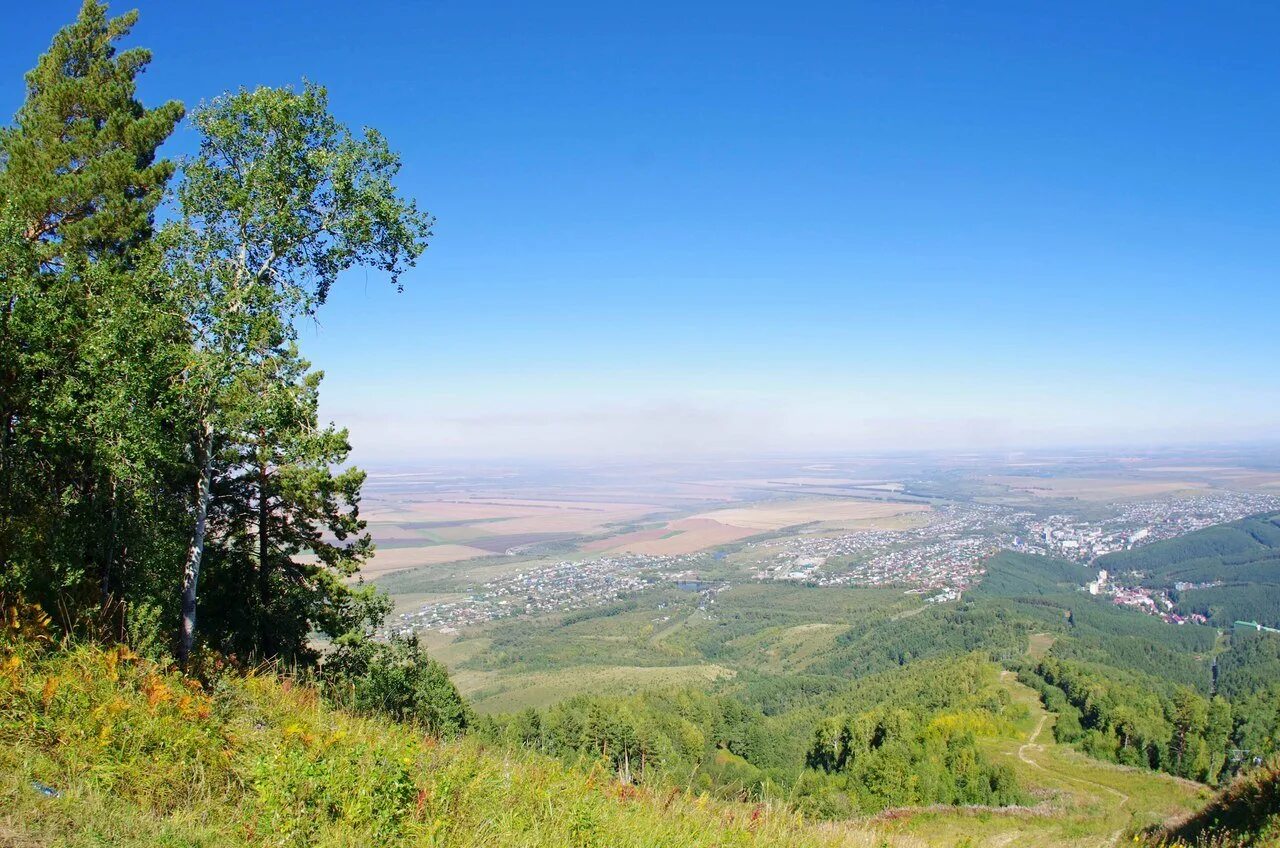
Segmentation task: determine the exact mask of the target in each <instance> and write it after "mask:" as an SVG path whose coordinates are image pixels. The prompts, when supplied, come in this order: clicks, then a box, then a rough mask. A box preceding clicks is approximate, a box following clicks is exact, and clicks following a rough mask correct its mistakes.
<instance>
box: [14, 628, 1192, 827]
mask: <svg viewBox="0 0 1280 848" xmlns="http://www.w3.org/2000/svg"><path fill="white" fill-rule="evenodd" d="M0 650H3V646H0ZM12 650H13V646H10V651H11V653H10V654H9V656H10V657H18V658H20V659H21V661H22V662H21V664H20V665H14V664H13V663H12V661H10V662H8V663H0V845H4V846H9V845H28V844H30V845H42V846H43V845H58V846H81V845H123V846H130V845H137V846H142V845H147V846H153V845H170V846H177V845H183V846H196V845H199V846H211V848H212V846H230V845H246V844H251V845H267V844H270V845H370V844H376V845H380V846H382V845H387V846H395V845H437V846H481V845H496V844H501V845H509V846H557V848H558V847H559V846H573V845H577V846H593V845H598V846H637V848H639V846H646V847H647V846H703V845H706V846H712V845H714V846H724V847H725V848H728V846H775V845H776V846H797V848H799V847H800V846H876V848H879V846H881V845H888V846H956V845H972V846H990V848H996V846H1005V845H1011V844H1034V845H1045V846H1055V845H1057V846H1068V845H1071V846H1085V845H1087V846H1095V845H1104V844H1111V843H1112V842H1113V841H1114V837H1115V835H1116V834H1117V833H1118V832H1119V831H1120V829H1122V828H1128V827H1132V826H1136V825H1146V824H1150V823H1153V822H1157V821H1160V820H1163V819H1164V818H1166V817H1168V816H1172V815H1178V814H1183V815H1185V814H1186V813H1187V812H1188V811H1189V810H1190V809H1191V808H1193V807H1194V806H1196V805H1197V803H1198V801H1199V800H1200V799H1201V798H1202V797H1204V796H1205V794H1206V793H1205V792H1204V790H1203V789H1201V788H1199V787H1196V786H1195V785H1193V784H1187V783H1186V782H1183V781H1176V780H1173V779H1170V778H1167V777H1164V776H1161V775H1157V774H1152V773H1150V772H1140V771H1135V770H1129V769H1120V768H1117V767H1114V766H1109V765H1106V764H1103V763H1098V762H1095V761H1093V760H1089V759H1087V758H1085V757H1083V756H1081V755H1079V754H1076V753H1075V752H1073V751H1070V750H1069V749H1066V748H1064V747H1062V746H1057V745H1054V744H1053V743H1052V742H1050V741H1048V740H1050V739H1051V734H1050V733H1049V729H1050V725H1049V722H1050V721H1052V716H1050V715H1049V714H1047V713H1045V712H1044V711H1043V709H1042V708H1040V706H1039V703H1038V701H1037V700H1036V698H1035V694H1034V693H1033V692H1032V691H1031V690H1030V689H1027V688H1026V687H1023V686H1021V685H1020V684H1018V683H1017V682H1016V681H1014V680H1012V679H1009V678H1006V679H1005V681H1004V683H1005V685H1007V686H1009V687H1010V689H1011V691H1012V692H1013V694H1014V696H1015V697H1016V698H1018V699H1019V700H1022V701H1024V702H1025V703H1027V705H1028V708H1029V714H1028V718H1027V720H1026V721H1025V722H1024V724H1025V726H1024V727H1021V728H1020V730H1021V731H1022V734H1023V735H1022V736H1020V737H1016V738H1014V737H1009V738H994V739H991V740H988V742H987V744H988V745H989V746H990V748H991V750H990V751H989V753H990V754H991V755H992V756H993V757H1001V758H1004V759H1006V760H1007V761H1008V762H1010V764H1011V765H1013V766H1014V768H1015V769H1017V770H1018V772H1019V777H1020V778H1021V779H1022V780H1023V782H1024V785H1026V786H1028V787H1029V788H1031V789H1032V790H1033V792H1035V793H1036V794H1037V795H1038V796H1039V797H1041V798H1043V801H1041V803H1040V804H1039V805H1038V806H1037V807H1036V808H1033V809H1031V810H1030V811H1020V810H1009V811H1003V810H1001V811H984V810H968V811H965V810H953V809H944V810H940V811H920V810H905V811H900V812H899V813H898V814H896V815H894V816H890V817H882V818H881V819H879V820H877V821H873V822H853V823H825V824H817V823H814V824H810V823H805V822H803V821H801V820H800V819H799V818H797V817H795V816H793V815H791V814H789V813H787V812H785V811H783V810H779V809H774V808H770V807H767V806H759V805H739V804H723V803H717V802H714V801H711V800H708V799H705V798H698V797H695V796H690V795H686V794H683V793H679V792H670V791H653V792H650V791H644V790H639V791H637V790H635V789H632V788H629V787H622V786H619V785H618V784H616V783H613V782H612V781H611V780H609V779H608V778H607V777H606V776H603V775H599V774H596V775H591V774H588V773H584V772H582V771H579V770H575V769H570V768H566V767H564V766H561V765H560V764H558V763H555V762H552V761H550V760H548V759H546V758H543V757H539V756H536V755H531V754H512V753H508V752H504V751H498V750H494V749H491V748H486V747H484V746H483V745H481V744H479V743H477V742H475V741H473V740H460V741H455V742H436V741H434V740H432V739H429V738H425V737H423V736H422V735H421V734H419V733H416V732H414V731H413V730H412V729H411V728H407V727H405V726H401V725H395V724H391V723H388V722H385V721H380V720H372V719H365V718H358V717H353V716H350V715H347V714H344V713H340V712H336V711H333V710H331V709H328V708H326V707H325V706H324V705H323V704H322V703H321V702H320V700H319V699H318V698H317V696H316V693H315V692H314V691H313V690H311V689H309V688H306V687H301V686H291V685H290V684H289V683H288V682H287V681H284V682H281V681H278V680H276V679H275V678H272V677H250V678H242V679H241V678H237V679H228V680H226V681H223V682H221V683H219V684H218V685H217V686H215V687H214V689H213V690H212V692H211V693H205V692H204V691H200V690H196V689H194V687H193V686H192V685H190V684H188V683H187V682H185V681H184V680H183V679H182V678H181V677H179V676H177V675H175V674H168V673H163V672H161V671H160V670H159V669H157V668H156V667H154V666H152V665H151V664H149V663H146V662H145V661H140V660H136V659H132V658H130V657H128V655H127V654H126V655H121V654H120V653H118V652H104V651H101V650H97V649H92V648H78V649H76V650H74V651H72V652H70V653H68V654H51V655H39V654H36V653H34V652H32V651H31V650H30V649H28V648H25V647H21V646H19V647H17V649H16V650H17V653H12ZM32 781H39V782H40V783H43V784H47V785H50V786H53V787H55V788H56V789H58V790H59V791H60V792H61V796H60V797H57V798H48V797H45V796H44V795H42V794H40V793H39V792H37V791H36V790H35V789H34V788H33V786H32ZM966 840H967V841H966Z"/></svg>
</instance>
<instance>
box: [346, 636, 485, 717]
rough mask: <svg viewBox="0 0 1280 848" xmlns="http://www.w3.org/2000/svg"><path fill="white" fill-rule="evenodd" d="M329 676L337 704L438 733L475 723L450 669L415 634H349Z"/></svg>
mask: <svg viewBox="0 0 1280 848" xmlns="http://www.w3.org/2000/svg"><path fill="white" fill-rule="evenodd" d="M324 678H325V680H326V681H327V684H328V685H327V686H326V691H327V692H328V694H329V696H330V698H332V699H333V700H335V701H336V702H337V703H339V704H341V705H343V706H345V707H347V708H349V709H352V710H354V711H356V712H361V713H372V714H381V715H386V716H390V717H391V718H393V719H395V720H396V721H402V722H412V723H414V724H418V725H421V726H422V727H424V728H426V729H427V731H428V732H430V733H432V734H433V735H435V736H457V735H458V734H459V733H462V732H463V731H465V730H466V729H467V727H468V726H469V725H470V724H471V723H472V722H473V721H474V717H473V716H472V714H471V709H470V708H469V707H468V706H467V703H466V701H464V700H463V699H462V696H461V695H459V694H458V689H457V687H455V686H454V685H453V681H452V680H450V679H449V672H448V670H447V669H446V668H445V667H444V666H443V665H441V664H440V663H439V662H437V661H436V660H433V659H431V658H430V657H428V656H427V655H426V652H424V651H423V650H422V647H421V645H420V644H419V643H418V640H417V638H416V637H414V636H394V637H392V638H391V640H390V641H388V642H375V641H373V640H372V639H369V638H367V637H365V636H364V635H362V634H357V633H347V634H345V635H343V636H342V637H340V638H339V639H338V641H337V645H336V649H335V650H334V651H333V652H332V653H331V654H330V655H329V656H328V657H327V658H326V662H325V666H324Z"/></svg>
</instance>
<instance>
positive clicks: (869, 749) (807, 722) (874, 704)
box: [480, 656, 1024, 815]
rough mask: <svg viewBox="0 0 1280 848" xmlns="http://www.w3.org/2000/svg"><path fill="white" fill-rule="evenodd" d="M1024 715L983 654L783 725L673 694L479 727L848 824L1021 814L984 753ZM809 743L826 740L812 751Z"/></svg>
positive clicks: (853, 695) (661, 780)
mask: <svg viewBox="0 0 1280 848" xmlns="http://www.w3.org/2000/svg"><path fill="white" fill-rule="evenodd" d="M744 694H745V693H744ZM1015 713H1017V710H1016V709H1015V708H1014V707H1013V705H1012V704H1011V703H1010V701H1009V696H1008V692H1007V691H1006V690H1005V689H1003V688H1002V687H1000V686H999V684H998V677H997V675H996V674H995V671H994V667H993V666H991V665H990V664H989V663H988V662H986V661H985V660H983V659H982V658H981V657H978V656H973V657H968V658H949V659H946V660H937V661H931V662H923V663H919V664H917V665H914V666H911V667H908V668H904V669H894V670H892V671H889V672H885V673H882V674H880V675H875V676H872V677H869V678H863V679H861V680H858V681H855V682H853V683H846V684H845V685H844V686H843V687H842V688H841V689H840V690H839V691H837V692H834V693H832V694H830V695H829V696H827V697H825V698H822V700H821V704H820V706H817V707H816V708H814V709H799V710H796V711H793V712H790V713H786V714H783V715H781V716H778V717H769V716H766V715H765V714H764V713H762V712H761V711H760V710H759V709H758V708H756V707H753V706H751V705H750V704H749V703H747V702H745V701H744V700H743V697H741V696H740V695H730V694H723V695H707V694H703V693H700V692H696V691H691V690H665V691H650V692H643V693H640V694H637V695H633V696H622V697H598V696H586V695H580V696H577V697H574V698H571V699H569V700H567V701H565V702H562V703H560V704H557V705H556V706H554V707H551V708H549V709H547V710H543V711H537V710H532V709H529V710H525V711H523V712H520V713H516V714H513V715H507V716H495V717H488V718H486V719H484V720H483V721H482V722H481V725H480V726H481V729H482V732H483V733H484V735H485V736H487V737H488V738H492V739H495V740H498V741H502V742H504V743H506V744H510V745H518V746H523V747H527V748H532V749H535V750H538V751H541V752H544V753H549V754H554V755H556V756H558V757H560V758H561V759H563V760H565V761H567V762H571V763H594V764H600V765H603V766H604V767H606V768H608V769H609V770H610V771H611V772H612V773H614V774H615V775H617V777H618V778H619V779H621V780H624V781H626V782H629V783H639V784H650V785H664V784H675V785H677V786H685V785H689V786H693V787H695V788H697V789H701V790H706V791H710V792H713V793H715V794H717V795H719V796H720V797H724V798H757V799H769V798H775V797H787V798H791V799H792V800H793V801H795V802H796V803H798V804H799V805H800V806H801V807H802V808H803V809H805V810H806V811H808V812H810V813H812V814H816V815H840V814H850V813H857V812H864V813H865V812H874V811H877V810H880V809H883V808H884V807H887V806H898V805H908V804H934V803H937V804H992V805H1006V804H1015V803H1021V802H1022V801H1023V800H1024V795H1023V794H1022V791H1021V789H1020V788H1019V787H1018V785H1017V782H1016V780H1014V779H1013V776H1012V774H1011V772H1009V770H1008V769H1007V768H1004V767H1001V766H998V765H996V764H993V763H991V762H989V761H988V760H987V759H986V758H985V757H984V756H983V755H982V754H981V753H980V752H979V750H978V747H977V739H978V738H979V737H982V736H992V735H997V734H999V733H1002V732H1005V731H1007V729H1008V727H1009V720H1010V717H1011V716H1012V715H1014V714H1015ZM821 715H826V716H832V715H835V716H836V717H835V718H827V719H825V720H824V719H821V718H820V717H819V716H821ZM878 724H883V725H885V726H886V727H888V726H889V725H892V728H891V732H889V731H886V733H887V734H888V735H885V734H880V735H879V736H877V735H876V734H875V733H874V732H872V731H868V733H869V734H870V735H869V736H867V738H866V739H865V740H863V741H865V742H866V744H865V745H862V746H861V748H860V749H859V751H858V754H857V756H856V757H855V756H854V755H853V753H852V752H853V749H852V748H850V747H849V745H850V744H851V743H850V740H851V739H853V738H854V737H853V736H850V733H854V735H855V736H856V733H855V732H854V731H853V730H852V728H855V727H857V728H865V727H874V726H877V725H878ZM815 726H816V729H815ZM806 738H808V739H811V740H813V741H812V743H811V744H810V745H809V747H808V748H807V749H805V748H804V747H803V745H804V740H805V739H806ZM858 738H861V737H858ZM873 739H874V740H875V741H874V744H873V743H872V740H873ZM796 742H800V743H801V744H800V745H796V744H795V743H796ZM855 760H856V764H855ZM806 769H809V771H807V772H806V771H805V770H806Z"/></svg>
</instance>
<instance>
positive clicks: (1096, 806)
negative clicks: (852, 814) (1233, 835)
mask: <svg viewBox="0 0 1280 848" xmlns="http://www.w3.org/2000/svg"><path fill="white" fill-rule="evenodd" d="M1003 682H1004V685H1005V686H1007V687H1008V688H1009V690H1010V692H1011V694H1012V695H1013V697H1014V699H1015V700H1016V701H1017V702H1019V703H1023V704H1025V705H1026V706H1027V717H1026V719H1025V720H1024V721H1023V722H1022V724H1021V726H1020V727H1019V730H1020V731H1021V735H1020V736H1019V737H1017V738H1008V737H991V738H987V739H984V740H983V746H984V749H985V753H986V754H987V755H988V756H990V757H991V758H992V759H993V760H996V761H1003V762H1005V763H1008V764H1009V765H1011V766H1012V767H1013V768H1014V770H1015V772H1016V773H1017V775H1018V780H1019V781H1020V782H1021V783H1022V785H1023V786H1024V787H1027V789H1028V790H1030V792H1031V793H1032V795H1033V796H1035V797H1037V798H1038V799H1040V800H1039V803H1038V804H1036V805H1035V806H1034V807H1031V808H1011V809H1004V810H975V811H971V812H969V813H968V814H967V815H966V814H963V813H961V814H958V813H957V812H955V811H951V810H946V809H943V810H936V809H932V810H923V811H917V810H897V811H890V812H889V813H887V814H883V815H882V816H881V817H880V821H881V823H883V824H885V826H887V827H889V828H890V830H891V832H893V833H895V834H909V835H912V836H916V837H919V838H922V839H924V840H925V841H927V842H929V843H931V844H939V845H965V844H967V845H971V846H973V848H1002V846H1008V845H1035V846H1046V848H1057V846H1061V847H1062V848H1065V847H1066V846H1073V848H1074V847H1075V846H1089V848H1094V846H1097V848H1101V846H1110V845H1116V844H1119V843H1120V841H1121V840H1122V837H1123V836H1124V834H1126V833H1127V832H1128V831H1129V830H1130V829H1134V828H1139V827H1144V826H1148V825H1151V824H1154V823H1158V822H1162V821H1165V820H1166V819H1169V818H1171V817H1174V816H1185V815H1186V814H1187V813H1188V812H1189V811H1190V810H1192V809H1195V808H1196V807H1198V806H1199V805H1200V804H1201V803H1203V802H1204V800H1205V799H1206V798H1208V797H1209V790H1208V789H1207V788H1206V787H1203V786H1200V785H1199V784H1195V783H1191V782H1190V781H1185V780H1179V779H1177V778H1173V777H1169V776H1168V775H1163V774H1159V773H1157V772H1150V771H1143V770H1140V769H1130V768H1125V767H1121V766H1115V765H1111V764H1109V763H1103V762H1100V761H1098V760H1094V759H1091V758H1089V757H1086V756H1084V755H1083V754H1080V753H1078V752H1076V751H1074V750H1072V749H1071V748H1070V747H1068V746H1065V745H1059V744H1056V743H1055V742H1054V741H1053V720H1054V717H1055V716H1054V714H1052V713H1049V712H1046V711H1045V709H1044V707H1043V706H1041V704H1040V699H1039V697H1038V696H1037V695H1036V693H1035V692H1034V691H1033V690H1032V689H1030V688H1029V687H1027V686H1024V685H1022V684H1021V683H1019V682H1018V681H1017V680H1016V679H1015V678H1014V677H1013V675H1012V674H1009V673H1007V672H1006V673H1005V675H1004V680H1003ZM965 839H967V840H969V841H968V842H967V843H965V842H963V841H962V840H965Z"/></svg>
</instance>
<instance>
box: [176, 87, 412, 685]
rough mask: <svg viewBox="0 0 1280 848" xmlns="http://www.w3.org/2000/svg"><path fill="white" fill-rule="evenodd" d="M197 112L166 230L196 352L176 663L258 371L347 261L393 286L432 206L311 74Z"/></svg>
mask: <svg viewBox="0 0 1280 848" xmlns="http://www.w3.org/2000/svg"><path fill="white" fill-rule="evenodd" d="M193 121H194V123H195V126H196V127H197V129H198V130H199V131H200V133H201V135H202V138H201V143H200V150H199V153H198V154H197V155H196V156H195V157H194V158H192V159H191V160H190V161H188V162H187V163H185V167H184V174H183V181H182V184H181V186H180V188H179V190H178V202H179V207H178V208H179V217H178V219H177V220H176V221H175V222H174V223H173V224H172V225H171V226H170V227H169V228H167V231H166V233H165V234H164V241H165V244H166V248H167V250H168V255H169V265H170V269H171V273H172V275H173V278H174V280H175V281H176V284H177V285H178V286H179V288H180V290H181V291H182V296H183V297H184V299H185V300H186V303H187V308H186V314H187V315H188V316H189V318H188V320H189V331H190V335H191V350H192V352H191V358H190V362H189V363H188V365H187V367H186V368H184V369H183V371H182V375H181V382H182V385H183V390H184V394H185V396H186V397H187V398H188V403H189V405H190V409H191V410H192V413H193V416H194V420H195V422H196V423H195V425H194V427H193V432H192V434H191V438H190V442H191V448H190V460H191V463H192V465H193V468H194V469H195V474H194V478H195V484H194V487H193V488H194V491H193V492H192V496H191V497H192V503H191V541H190V545H189V546H188V550H187V555H186V559H185V562H184V564H183V569H182V583H181V585H182V591H181V597H182V602H181V606H182V616H181V625H180V631H179V638H178V656H179V659H180V660H182V661H184V662H185V661H186V659H187V657H188V656H189V654H190V652H191V649H192V646H193V643H194V639H195V633H196V612H197V596H198V586H199V578H200V569H201V562H202V559H203V557H204V554H205V547H206V540H207V537H208V534H209V532H210V529H211V528H210V525H209V518H210V509H209V507H210V500H211V497H212V493H213V491H214V488H215V485H216V484H217V482H218V481H217V480H216V479H215V475H216V473H217V471H218V464H219V456H220V452H222V451H228V452H231V453H234V450H235V440H236V439H237V438H239V437H240V434H243V433H244V432H245V431H246V429H247V428H248V427H249V424H250V422H251V421H252V420H253V418H254V416H255V407H256V405H257V403H258V402H259V401H260V400H261V397H260V395H256V394H255V391H254V388H255V386H254V384H255V380H257V379H258V378H259V377H260V375H261V374H262V373H263V371H264V369H268V368H269V367H270V365H271V363H272V362H273V361H279V360H281V358H288V355H289V354H288V349H289V346H290V345H291V344H292V342H293V339H294V337H295V334H296V333H295V326H296V323H297V322H298V321H300V320H303V319H305V318H308V317H310V316H314V315H315V314H316V312H317V310H318V309H319V308H320V307H321V306H323V305H324V303H325V301H326V299H327V297H328V294H329V291H330V288H331V287H332V286H333V284H334V283H335V282H336V281H337V279H338V277H339V276H340V275H341V274H342V272H343V271H346V270H348V269H350V268H352V267H355V266H364V267H368V268H372V269H375V270H377V271H381V272H383V273H385V274H386V275H387V276H388V277H389V278H390V280H391V282H392V284H394V285H396V286H399V285H400V283H399V277H400V275H401V273H403V272H404V271H405V270H406V269H407V268H409V267H411V266H412V265H413V264H414V263H415V261H416V260H417V259H418V257H419V256H420V255H421V254H422V252H423V250H425V248H426V245H427V240H428V238H429V237H430V235H431V233H430V226H431V218H430V216H429V215H427V214H426V213H424V212H421V211H419V210H418V208H417V206H416V204H415V203H414V202H413V201H412V200H406V199H404V198H402V197H400V196H399V195H398V193H397V191H396V189H395V186H394V180H395V178H396V175H397V173H398V171H399V168H400V162H399V159H398V157H397V156H396V155H395V154H394V153H392V152H391V150H390V149H389V147H388V146H387V143H386V140H385V139H384V138H383V137H382V135H381V134H379V133H378V132H377V131H376V130H372V129H365V130H364V131H363V132H362V133H358V134H357V133H354V132H352V131H351V130H349V129H348V128H347V127H345V126H343V125H342V124H341V123H339V122H338V121H337V120H336V119H335V118H334V117H333V115H332V114H330V112H329V108H328V98H327V95H326V93H325V90H324V89H323V88H321V87H319V86H317V85H314V84H312V83H306V84H304V85H303V87H302V88H301V90H295V89H292V88H258V89H254V90H251V91H250V90H241V91H238V92H234V93H230V94H226V95H223V96H222V97H219V98H217V99H215V100H214V101H212V102H211V103H209V104H207V105H205V106H203V107H201V108H200V109H198V110H197V111H196V112H195V114H194V116H193ZM262 565H264V566H265V563H263V564H262Z"/></svg>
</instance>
